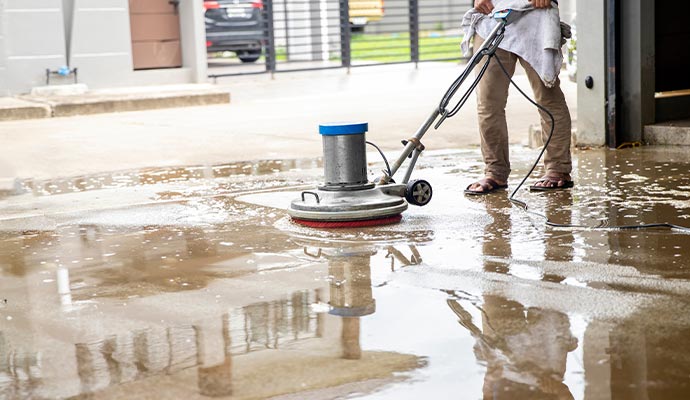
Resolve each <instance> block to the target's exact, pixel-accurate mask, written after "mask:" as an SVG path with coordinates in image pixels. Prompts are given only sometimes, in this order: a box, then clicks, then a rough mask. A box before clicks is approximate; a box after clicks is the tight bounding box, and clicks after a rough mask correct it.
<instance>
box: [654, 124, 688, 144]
mask: <svg viewBox="0 0 690 400" xmlns="http://www.w3.org/2000/svg"><path fill="white" fill-rule="evenodd" d="M644 141H645V143H647V144H652V145H672V146H690V120H681V121H670V122H664V123H660V124H655V125H648V126H645V127H644Z"/></svg>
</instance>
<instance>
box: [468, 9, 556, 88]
mask: <svg viewBox="0 0 690 400" xmlns="http://www.w3.org/2000/svg"><path fill="white" fill-rule="evenodd" d="M493 4H494V12H497V11H500V10H505V9H512V10H513V12H519V13H521V15H520V17H519V18H517V19H516V20H515V21H514V22H512V23H511V24H509V25H507V26H506V30H505V36H504V37H503V41H501V43H500V44H499V45H498V47H499V48H501V49H503V50H506V51H509V52H511V53H514V54H517V55H518V56H520V57H521V58H523V59H524V60H525V61H527V62H528V63H529V65H531V66H532V68H534V70H535V71H537V73H538V74H539V77H541V80H542V81H543V82H544V84H545V85H546V86H547V87H553V86H554V85H555V84H556V79H557V78H558V73H559V71H560V70H561V65H562V64H563V53H562V51H561V38H562V34H561V22H560V15H559V12H558V7H557V5H556V3H553V2H552V3H551V5H552V7H551V8H544V9H535V8H534V7H533V6H532V4H531V3H530V2H529V1H528V0H495V1H494V2H493ZM496 23H497V22H496V20H494V19H493V13H492V14H491V15H485V14H482V13H480V12H479V11H477V10H475V9H474V8H472V9H470V10H469V11H467V13H465V15H464V16H463V18H462V24H461V27H462V29H463V31H464V34H465V37H464V38H463V40H462V43H461V48H462V52H463V53H464V54H469V52H470V43H471V41H472V38H473V36H474V35H475V33H476V34H478V35H479V36H481V37H482V38H484V39H486V38H487V36H489V34H490V33H491V30H492V29H493V27H494V26H495V25H496Z"/></svg>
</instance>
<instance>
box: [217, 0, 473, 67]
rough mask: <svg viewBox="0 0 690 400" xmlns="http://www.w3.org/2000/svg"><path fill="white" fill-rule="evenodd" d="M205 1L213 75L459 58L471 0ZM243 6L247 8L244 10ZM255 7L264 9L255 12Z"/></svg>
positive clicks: (460, 57)
mask: <svg viewBox="0 0 690 400" xmlns="http://www.w3.org/2000/svg"><path fill="white" fill-rule="evenodd" d="M204 4H205V8H207V10H206V22H207V46H208V49H209V54H208V61H209V77H211V78H219V77H224V76H233V75H243V74H259V73H277V72H289V71H309V70H320V69H330V68H351V67H361V66H372V65H386V64H399V63H418V62H425V61H446V60H448V61H450V60H460V59H463V57H462V54H461V51H460V42H461V40H462V33H461V30H460V22H461V20H462V16H463V14H464V13H465V12H466V11H467V10H468V9H469V8H470V7H471V0H467V1H457V0H456V1H453V0H385V3H384V0H263V1H261V0H219V1H209V0H205V1H204ZM238 7H245V8H246V10H248V11H247V12H245V13H242V12H239V11H238ZM250 8H252V9H257V11H259V12H257V13H255V14H253V15H252V14H251V13H250V12H249V10H250ZM241 16H243V17H244V18H241ZM212 17H213V18H221V19H222V20H223V24H224V25H223V28H216V29H215V30H214V29H213V28H212V27H211V26H210V25H213V24H214V22H213V21H211V19H212ZM250 18H253V19H255V21H253V22H255V23H257V24H258V25H257V26H260V27H261V28H259V29H256V30H254V31H253V33H252V31H251V30H250V29H249V28H246V27H247V26H249V25H250ZM221 25H222V24H221ZM235 25H236V26H235ZM243 27H244V28H243ZM243 29H244V30H243ZM238 32H239V33H241V35H239V34H237V33H238ZM233 35H234V38H233ZM240 36H241V39H240ZM223 37H227V41H226V42H223ZM248 40H250V41H253V43H254V45H253V46H254V47H252V48H251V49H249V50H244V49H245V48H246V47H242V46H240V43H239V42H240V41H244V42H247V41H248ZM222 43H224V45H222ZM233 43H234V44H233ZM255 49H256V50H255ZM259 49H260V50H259ZM259 51H260V53H259Z"/></svg>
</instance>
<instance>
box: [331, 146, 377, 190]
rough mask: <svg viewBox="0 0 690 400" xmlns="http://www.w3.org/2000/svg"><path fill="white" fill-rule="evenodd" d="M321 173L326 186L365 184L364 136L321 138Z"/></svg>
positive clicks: (365, 153)
mask: <svg viewBox="0 0 690 400" xmlns="http://www.w3.org/2000/svg"><path fill="white" fill-rule="evenodd" d="M323 172H324V176H325V181H326V182H325V183H326V185H329V186H332V185H338V186H341V185H359V184H365V183H367V180H368V179H367V152H366V139H365V136H364V134H363V133H362V134H360V135H337V136H335V135H334V136H325V135H324V136H323Z"/></svg>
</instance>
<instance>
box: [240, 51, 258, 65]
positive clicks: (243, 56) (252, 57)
mask: <svg viewBox="0 0 690 400" xmlns="http://www.w3.org/2000/svg"><path fill="white" fill-rule="evenodd" d="M260 57H261V49H259V50H248V51H243V52H238V53H237V58H239V59H240V61H242V62H243V63H253V62H256V60H258V59H259V58H260Z"/></svg>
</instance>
